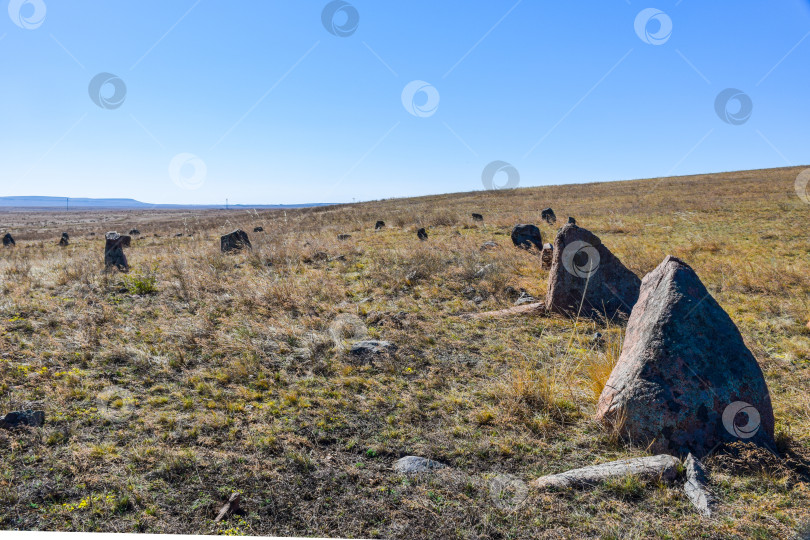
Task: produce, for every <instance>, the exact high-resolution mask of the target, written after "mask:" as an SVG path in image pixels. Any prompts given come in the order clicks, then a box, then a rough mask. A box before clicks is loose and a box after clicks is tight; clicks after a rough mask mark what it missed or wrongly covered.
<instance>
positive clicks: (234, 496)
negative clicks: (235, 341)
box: [214, 231, 255, 523]
mask: <svg viewBox="0 0 810 540" xmlns="http://www.w3.org/2000/svg"><path fill="white" fill-rule="evenodd" d="M254 232H255V231H254ZM241 500H242V496H241V495H240V494H239V493H231V496H230V498H229V499H228V502H227V503H225V506H223V507H222V508H220V510H219V514H217V517H216V519H214V523H219V522H220V521H222V520H223V519H225V516H228V515H230V514H233V513H234V512H238V511H239V503H240V502H241Z"/></svg>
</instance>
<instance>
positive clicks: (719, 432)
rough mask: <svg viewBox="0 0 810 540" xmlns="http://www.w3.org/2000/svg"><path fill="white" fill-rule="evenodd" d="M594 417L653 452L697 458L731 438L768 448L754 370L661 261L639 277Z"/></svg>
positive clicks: (676, 271)
mask: <svg viewBox="0 0 810 540" xmlns="http://www.w3.org/2000/svg"><path fill="white" fill-rule="evenodd" d="M597 418H598V419H600V420H601V421H602V422H604V423H606V424H609V425H614V426H616V425H617V424H618V425H617V427H618V428H619V429H620V430H621V432H622V434H624V435H626V436H628V437H629V438H630V439H631V440H632V441H633V442H634V443H637V444H640V445H642V446H646V445H647V444H651V445H652V446H651V447H652V449H653V450H654V451H659V450H660V451H664V452H668V453H673V454H679V455H687V454H688V453H689V452H691V453H693V454H694V455H695V456H696V457H698V458H701V457H703V456H705V455H706V454H707V453H708V452H709V451H710V450H712V449H713V448H714V447H715V446H716V445H717V444H720V443H724V442H734V441H737V440H739V439H744V440H747V441H749V442H753V443H755V444H759V445H761V446H766V447H771V448H772V447H773V444H774V441H773V428H774V417H773V409H772V407H771V398H770V395H769V393H768V387H767V385H766V383H765V378H764V377H763V375H762V371H761V370H760V368H759V364H758V363H757V361H756V359H755V358H754V356H753V355H752V354H751V352H750V351H749V350H748V348H747V347H746V346H745V343H744V342H743V338H742V336H741V335H740V332H739V330H737V327H736V326H735V325H734V322H733V321H732V320H731V318H730V317H729V316H728V314H726V312H725V311H723V308H722V307H720V305H719V304H718V303H717V301H716V300H715V299H714V298H712V296H711V295H710V294H709V292H708V291H707V290H706V287H704V286H703V283H701V281H700V279H699V278H698V276H697V274H695V271H694V270H692V268H690V267H689V265H687V264H686V263H684V262H683V261H681V260H679V259H677V258H675V257H671V256H668V257H667V258H666V259H664V262H662V263H661V264H660V265H659V266H658V268H656V269H655V270H653V271H652V272H650V273H649V274H647V275H646V276H645V277H644V281H643V282H642V285H641V294H640V296H639V299H638V303H637V304H636V306H635V307H634V308H633V313H632V315H631V316H630V320H629V321H628V323H627V332H626V335H625V338H624V345H623V347H622V352H621V355H620V357H619V361H618V363H617V364H616V367H615V368H614V369H613V372H612V373H611V374H610V378H609V379H608V381H607V384H606V385H605V388H604V390H603V391H602V395H601V396H600V398H599V405H598V407H597Z"/></svg>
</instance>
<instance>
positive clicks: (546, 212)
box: [540, 208, 557, 225]
mask: <svg viewBox="0 0 810 540" xmlns="http://www.w3.org/2000/svg"><path fill="white" fill-rule="evenodd" d="M540 219H542V220H543V221H545V222H546V223H548V224H549V225H554V224H555V223H557V215H556V214H555V213H554V210H552V209H551V208H544V209H543V210H542V211H541V212H540Z"/></svg>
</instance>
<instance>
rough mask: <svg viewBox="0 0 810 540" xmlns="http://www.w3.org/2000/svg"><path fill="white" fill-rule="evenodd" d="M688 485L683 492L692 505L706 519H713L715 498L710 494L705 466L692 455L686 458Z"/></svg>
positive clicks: (686, 484) (685, 485)
mask: <svg viewBox="0 0 810 540" xmlns="http://www.w3.org/2000/svg"><path fill="white" fill-rule="evenodd" d="M685 465H686V483H685V484H684V485H683V490H684V491H685V492H686V496H687V497H689V500H690V501H691V503H692V505H693V506H694V507H695V508H697V510H698V512H700V513H701V514H703V515H704V516H705V517H711V515H712V510H713V509H714V497H713V496H712V494H711V493H710V492H709V489H708V487H707V486H708V484H709V480H708V478H707V476H706V470H705V469H704V468H703V464H702V463H701V462H700V460H699V459H697V458H696V457H695V456H693V455H692V454H689V455H688V456H686V462H685Z"/></svg>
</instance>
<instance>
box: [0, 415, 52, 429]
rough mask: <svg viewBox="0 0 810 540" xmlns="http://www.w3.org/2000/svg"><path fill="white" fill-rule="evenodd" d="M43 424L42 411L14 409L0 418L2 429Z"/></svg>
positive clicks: (43, 416)
mask: <svg viewBox="0 0 810 540" xmlns="http://www.w3.org/2000/svg"><path fill="white" fill-rule="evenodd" d="M44 424H45V412H44V411H14V412H10V413H8V414H7V415H6V416H5V417H3V418H0V428H2V429H13V428H16V427H20V426H30V427H41V426H42V425H44Z"/></svg>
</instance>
